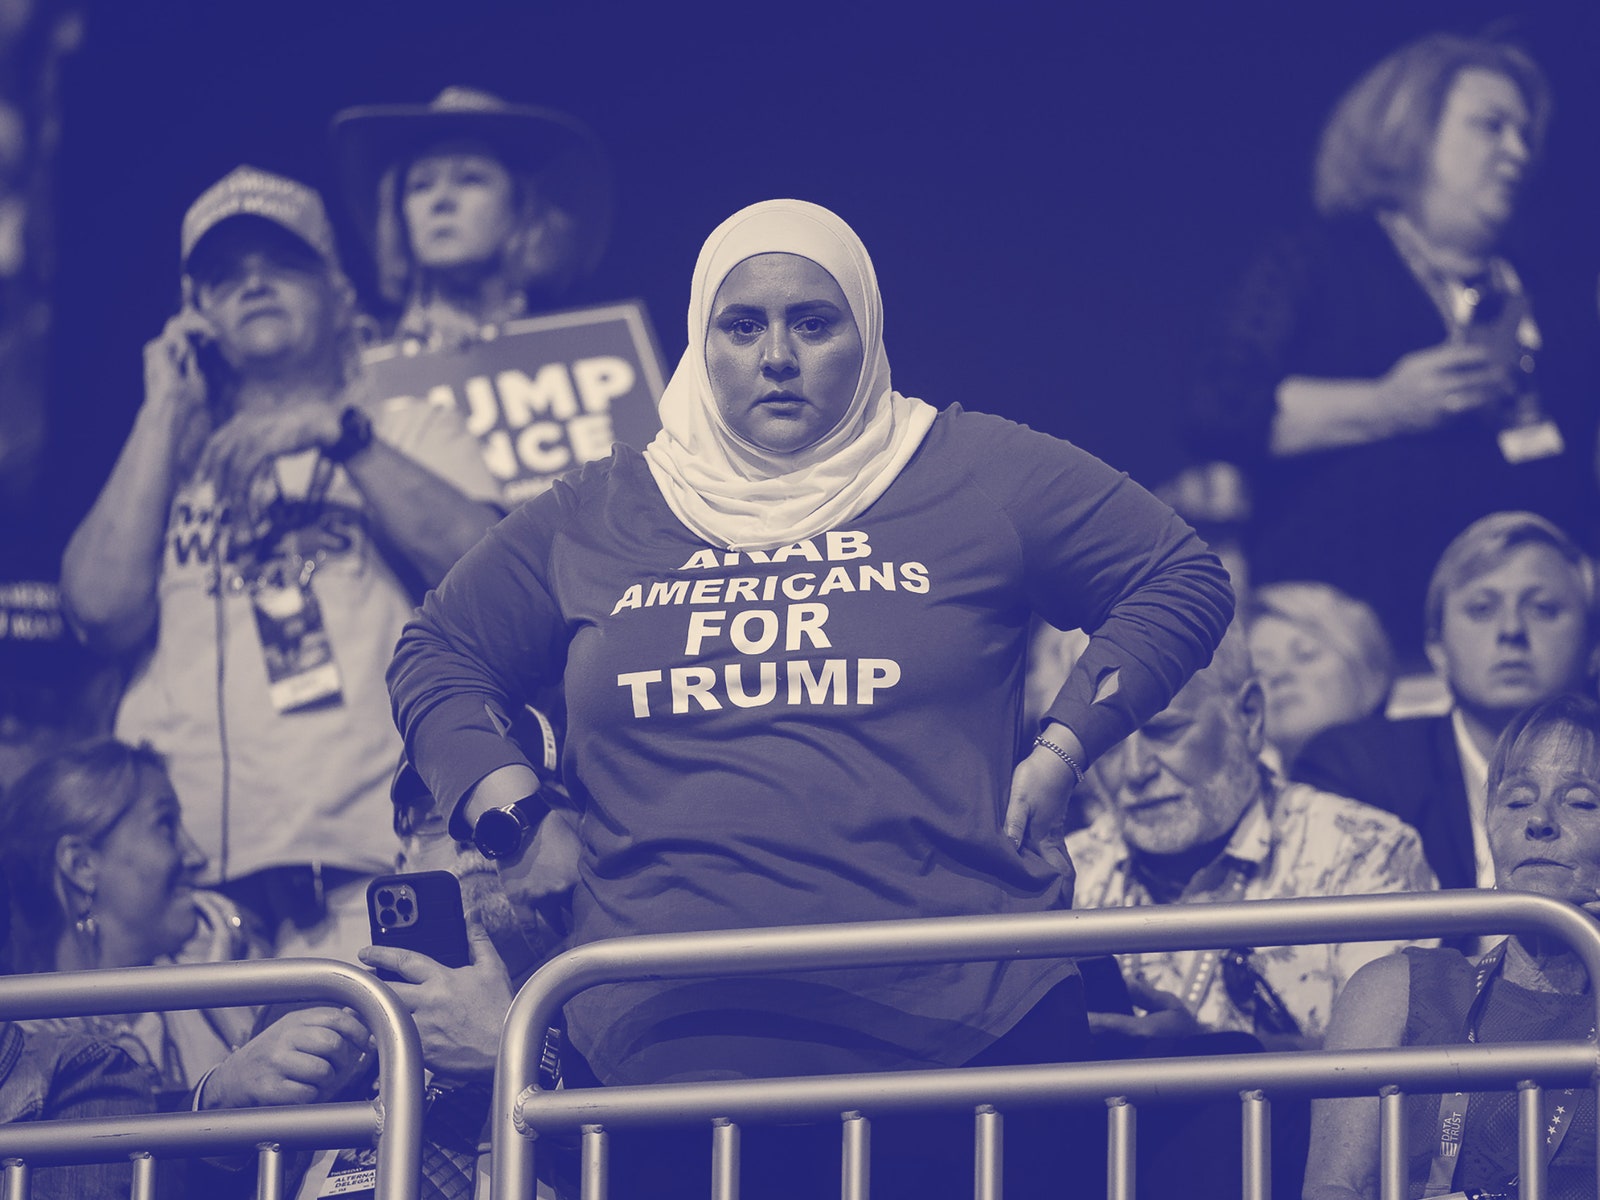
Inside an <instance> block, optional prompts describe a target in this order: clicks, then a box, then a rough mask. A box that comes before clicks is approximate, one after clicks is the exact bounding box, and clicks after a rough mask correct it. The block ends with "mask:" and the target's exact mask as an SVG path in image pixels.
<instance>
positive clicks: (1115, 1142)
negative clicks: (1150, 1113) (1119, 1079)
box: [1106, 1096, 1139, 1200]
mask: <svg viewBox="0 0 1600 1200" xmlns="http://www.w3.org/2000/svg"><path fill="white" fill-rule="evenodd" d="M1106 1107H1107V1109H1109V1110H1110V1111H1109V1112H1108V1113H1107V1125H1106V1200H1133V1189H1134V1185H1135V1183H1136V1182H1137V1180H1136V1175H1137V1167H1136V1166H1135V1164H1134V1151H1135V1149H1136V1148H1137V1146H1138V1129H1137V1123H1138V1115H1139V1113H1138V1109H1136V1108H1134V1107H1133V1105H1131V1104H1129V1103H1128V1098H1127V1097H1126V1096H1112V1097H1111V1098H1110V1099H1108V1100H1107V1101H1106Z"/></svg>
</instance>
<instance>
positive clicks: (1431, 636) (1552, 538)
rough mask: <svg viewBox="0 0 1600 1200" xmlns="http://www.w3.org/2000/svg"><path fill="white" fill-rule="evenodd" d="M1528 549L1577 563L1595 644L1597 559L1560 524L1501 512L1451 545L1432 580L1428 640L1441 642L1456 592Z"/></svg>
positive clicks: (1426, 621)
mask: <svg viewBox="0 0 1600 1200" xmlns="http://www.w3.org/2000/svg"><path fill="white" fill-rule="evenodd" d="M1528 545H1533V546H1549V547H1550V549H1552V550H1554V551H1555V552H1556V553H1557V554H1559V555H1561V557H1562V558H1564V559H1566V560H1567V562H1568V563H1570V564H1571V566H1572V571H1573V574H1574V575H1575V576H1577V579H1578V586H1579V587H1580V588H1581V589H1582V590H1583V608H1584V613H1585V615H1586V617H1587V618H1588V626H1589V636H1590V639H1591V640H1592V639H1593V637H1594V634H1595V630H1596V627H1597V622H1596V612H1595V602H1596V596H1595V566H1594V560H1593V559H1591V558H1590V557H1589V556H1588V555H1587V554H1585V553H1584V552H1583V551H1582V550H1581V549H1579V548H1578V544H1577V543H1576V542H1574V541H1573V540H1572V539H1571V538H1570V537H1568V536H1567V535H1566V533H1565V532H1563V531H1562V530H1561V528H1560V527H1559V526H1557V525H1555V524H1554V523H1553V522H1550V521H1547V520H1545V519H1544V518H1543V517H1541V516H1539V515H1538V514H1537V513H1531V512H1497V513H1490V514H1489V515H1488V516H1487V517H1480V518H1479V519H1478V520H1476V521H1474V522H1473V523H1472V524H1471V525H1468V526H1467V527H1466V528H1465V529H1463V530H1462V531H1461V532H1460V533H1458V534H1456V536H1455V538H1454V539H1453V540H1452V541H1451V543H1450V544H1449V545H1448V546H1446V547H1445V550H1444V553H1443V554H1441V555H1440V556H1439V562H1438V565H1437V566H1435V567H1434V568H1433V575H1432V577H1431V578H1430V579H1429V580H1428V597H1427V600H1426V602H1425V603H1424V605H1423V612H1422V616H1423V626H1424V629H1425V631H1426V635H1427V640H1428V641H1430V642H1437V641H1438V640H1439V638H1440V636H1441V634H1442V632H1443V629H1444V602H1445V598H1446V597H1447V596H1448V595H1449V594H1450V593H1451V592H1453V591H1455V590H1456V589H1457V588H1461V587H1464V586H1466V585H1467V584H1468V583H1471V582H1472V581H1473V580H1474V579H1476V578H1478V576H1480V575H1484V574H1487V573H1488V572H1490V571H1492V570H1494V569H1495V568H1496V567H1498V566H1499V565H1500V564H1501V563H1503V562H1505V561H1506V559H1508V558H1510V557H1511V555H1512V554H1513V553H1515V552H1516V551H1517V550H1519V549H1521V548H1522V547H1523V546H1528Z"/></svg>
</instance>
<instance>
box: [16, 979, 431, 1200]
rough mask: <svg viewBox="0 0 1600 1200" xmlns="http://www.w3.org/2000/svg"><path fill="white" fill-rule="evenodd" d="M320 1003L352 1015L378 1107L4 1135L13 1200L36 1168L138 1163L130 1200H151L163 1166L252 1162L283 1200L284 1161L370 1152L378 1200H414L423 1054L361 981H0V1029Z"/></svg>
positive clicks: (176, 1118)
mask: <svg viewBox="0 0 1600 1200" xmlns="http://www.w3.org/2000/svg"><path fill="white" fill-rule="evenodd" d="M280 1001H282V1002H302V1001H314V1002H318V1003H328V1004H338V1005H343V1006H345V1007H348V1008H350V1009H352V1010H353V1011H354V1012H355V1013H356V1015H357V1016H358V1017H360V1018H361V1021H362V1023H363V1024H364V1025H366V1027H367V1029H368V1030H369V1031H371V1033H372V1035H373V1038H374V1040H375V1042H376V1045H377V1052H378V1065H379V1072H378V1096H377V1099H376V1100H375V1101H373V1102H370V1103H367V1102H342V1103H328V1104H309V1105H297V1106H273V1107H263V1108H248V1109H231V1110H214V1111H205V1112H175V1113H154V1114H141V1115H135V1116H125V1117H93V1118H83V1119H79V1120H54V1121H32V1122H20V1123H17V1124H13V1125H0V1163H4V1193H3V1195H4V1197H5V1200H20V1198H21V1197H24V1196H26V1195H27V1181H28V1173H29V1171H30V1169H31V1168H32V1167H34V1166H55V1165H63V1164H85V1163H109V1162H120V1161H124V1160H129V1159H131V1160H132V1161H133V1163H134V1172H133V1197H134V1200H143V1198H145V1197H150V1196H153V1195H155V1190H154V1188H155V1176H156V1169H157V1163H158V1161H159V1158H160V1156H162V1155H172V1156H174V1157H194V1156H214V1155H228V1154H238V1153H249V1152H255V1153H256V1154H257V1156H258V1167H257V1172H258V1188H257V1195H258V1196H261V1197H263V1198H272V1200H276V1198H277V1197H279V1196H281V1195H282V1192H283V1151H285V1150H294V1149H319V1148H327V1147H337V1146H361V1145H373V1146H375V1147H376V1150H377V1193H376V1195H377V1200H417V1195H418V1189H419V1186H420V1184H419V1163H420V1153H421V1144H422V1045H421V1042H420V1041H419V1040H418V1038H417V1028H416V1025H415V1024H414V1023H413V1022H412V1020H411V1014H410V1013H408V1012H407V1011H406V1010H405V1009H404V1008H403V1007H401V1005H400V1002H399V1001H398V1000H397V999H396V998H395V995H394V993H393V992H391V991H390V990H389V989H388V988H387V987H385V986H384V985H383V984H381V983H379V982H378V981H377V980H375V979H374V978H373V977H372V976H371V975H369V974H367V973H366V972H365V971H361V970H358V969H357V968H355V967H353V966H351V965H349V964H348V963H343V962H337V961H335V960H333V959H321V958H298V959H296V958H281V959H262V960H259V961H251V962H235V963H214V964H185V965H182V966H170V967H129V968H123V969H115V970H102V971H65V972H58V973H49V974H42V975H14V976H8V977H4V978H0V1020H22V1019H25V1018H29V1017H80V1016H90V1015H98V1014H106V1013H125V1012H159V1011H168V1010H178V1009H191V1008H213V1007H218V1006H229V1005H242V1004H263V1003H268V1004H270V1003H276V1002H280Z"/></svg>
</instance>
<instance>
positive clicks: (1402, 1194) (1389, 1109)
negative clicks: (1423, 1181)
mask: <svg viewBox="0 0 1600 1200" xmlns="http://www.w3.org/2000/svg"><path fill="white" fill-rule="evenodd" d="M1407 1170H1408V1164H1407V1162H1406V1097H1405V1093H1404V1092H1402V1091H1401V1090H1400V1089H1399V1088H1397V1087H1395V1086H1393V1085H1392V1084H1391V1085H1390V1086H1389V1087H1386V1088H1384V1089H1383V1090H1382V1091H1381V1092H1379V1093H1378V1187H1379V1191H1378V1195H1379V1197H1380V1200H1406V1195H1407V1193H1408V1192H1409V1190H1410V1181H1409V1179H1408V1177H1407Z"/></svg>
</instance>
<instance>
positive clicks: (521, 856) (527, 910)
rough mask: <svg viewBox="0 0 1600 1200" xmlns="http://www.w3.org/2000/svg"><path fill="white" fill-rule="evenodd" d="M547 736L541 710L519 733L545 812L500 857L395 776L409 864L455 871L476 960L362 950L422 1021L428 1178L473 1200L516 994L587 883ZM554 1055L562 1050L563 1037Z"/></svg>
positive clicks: (398, 820)
mask: <svg viewBox="0 0 1600 1200" xmlns="http://www.w3.org/2000/svg"><path fill="white" fill-rule="evenodd" d="M541 727H542V728H541ZM542 730H550V731H551V733H552V734H553V733H554V730H553V728H552V726H551V725H550V724H549V723H548V721H547V719H546V718H545V717H544V715H543V714H536V713H535V711H534V710H532V709H526V710H525V711H524V714H523V719H522V720H521V721H519V722H517V723H515V724H514V725H513V726H512V728H511V736H512V737H513V738H514V740H516V741H517V742H518V743H519V744H521V745H523V746H524V747H525V748H526V749H527V750H528V751H529V752H530V756H531V758H532V760H533V761H534V762H535V763H537V764H539V765H540V770H539V775H540V777H541V781H542V782H541V787H540V791H539V797H540V800H539V804H538V805H537V806H534V807H537V808H538V809H539V810H540V816H539V818H538V819H537V823H536V825H535V827H534V830H533V832H532V833H531V834H530V835H529V836H527V837H525V838H523V839H522V840H521V842H520V843H519V844H518V845H517V846H516V847H515V848H514V849H510V851H509V852H505V853H499V854H498V856H497V857H495V858H493V859H490V858H488V857H486V856H485V855H484V854H483V853H482V852H481V851H480V850H479V849H478V848H477V846H476V844H475V843H474V842H473V841H470V840H457V839H456V837H455V836H453V834H452V829H451V820H450V817H451V813H450V812H449V810H448V808H447V807H446V806H444V805H440V804H438V803H436V802H435V800H434V798H433V796H432V795H430V794H429V792H428V791H427V789H426V788H425V787H423V786H422V782H421V780H420V779H419V778H418V777H417V775H416V773H415V772H414V771H412V770H411V769H410V768H409V766H407V767H403V768H402V769H401V771H400V773H399V775H398V776H397V777H396V780H395V786H394V789H393V792H392V798H393V800H394V823H395V831H396V833H397V834H398V835H399V837H400V845H401V850H400V866H399V869H400V870H402V871H449V872H450V873H451V874H453V875H454V876H455V877H456V879H457V880H458V881H459V882H460V884H461V898H462V905H463V907H464V909H465V911H466V915H467V929H468V933H469V936H470V948H471V954H472V962H471V965H469V966H466V967H458V968H449V967H444V966H441V965H440V964H439V963H437V962H435V961H433V960H432V959H430V958H428V957H426V956H425V955H422V954H418V953H416V952H413V951H409V950H401V949H397V948H395V947H390V946H369V947H367V948H366V949H364V950H362V951H361V959H362V961H363V962H365V963H367V964H368V965H369V966H373V967H378V968H382V969H385V970H388V971H392V972H393V973H395V974H396V975H397V976H398V977H399V982H396V983H393V984H391V985H390V986H392V987H393V988H394V990H395V992H396V994H397V995H398V996H399V997H400V1002H401V1003H402V1004H404V1005H405V1006H406V1008H407V1009H408V1010H410V1012H411V1015H412V1017H413V1019H414V1020H415V1021H416V1023H417V1032H418V1034H419V1035H420V1036H421V1038H422V1055H423V1062H424V1064H425V1065H426V1066H427V1068H428V1070H429V1071H430V1072H432V1087H433V1088H434V1090H435V1091H436V1093H437V1094H438V1095H439V1096H440V1100H436V1101H435V1102H434V1104H433V1105H431V1106H430V1108H429V1110H428V1116H427V1119H426V1121H425V1122H424V1125H423V1139H424V1145H423V1164H424V1174H425V1176H426V1177H427V1178H428V1179H429V1180H431V1181H433V1183H434V1184H436V1185H437V1184H438V1183H439V1180H441V1179H444V1178H454V1179H457V1180H459V1181H460V1186H461V1188H462V1189H463V1190H462V1191H461V1192H460V1193H459V1194H461V1195H463V1196H465V1195H471V1194H473V1193H472V1191H471V1188H472V1187H473V1186H475V1184H474V1180H475V1178H476V1176H477V1175H478V1174H480V1173H481V1174H482V1175H484V1176H485V1177H486V1176H487V1170H488V1160H487V1158H486V1157H485V1156H486V1155H487V1154H488V1150H489V1142H488V1129H487V1127H486V1124H485V1122H486V1119H487V1117H488V1113H489V1101H490V1085H491V1082H492V1079H493V1075H494V1065H495V1056H496V1054H497V1052H498V1050H499V1043H500V1031H501V1026H502V1025H503V1024H504V1022H505V1016H506V1011H507V1010H508V1009H509V1008H510V1007H511V998H512V996H514V995H515V994H516V991H517V989H518V988H519V987H520V986H521V985H522V984H523V983H525V982H526V981H527V979H528V977H529V976H530V975H531V974H532V973H533V971H534V970H535V969H536V968H537V967H539V966H540V965H542V964H543V963H544V962H545V961H546V960H547V959H549V958H550V957H552V956H553V955H554V954H555V953H556V952H557V951H559V950H560V949H562V948H563V942H564V940H565V936H566V932H567V930H568V928H569V926H570V920H569V917H568V914H567V912H566V905H567V903H568V899H569V894H570V892H571V890H572V887H573V884H574V883H575V882H576V881H577V865H578V852H579V851H578V840H577V832H576V828H575V825H574V821H573V818H572V816H571V814H570V813H569V812H568V811H567V809H566V808H564V807H563V805H564V803H565V796H566V793H565V789H564V788H563V786H562V785H561V783H560V781H559V779H557V778H556V777H555V770H556V761H555V746H556V744H557V741H556V738H555V737H554V736H551V737H549V738H546V737H543V736H540V734H541V732H542ZM535 747H539V749H535ZM541 754H542V756H543V757H542V758H541V757H540V756H541ZM550 805H554V806H555V807H548V806H550ZM455 832H457V833H461V834H463V835H464V836H466V837H469V838H470V831H468V830H465V829H462V828H460V827H459V825H458V826H457V828H456V830H455ZM504 849H505V848H497V850H504ZM556 1036H557V1038H559V1034H557V1035H556ZM554 1048H555V1049H559V1041H556V1042H555V1043H554ZM445 1097H448V1099H445ZM554 1140H555V1139H551V1141H554ZM547 1168H548V1169H554V1170H557V1171H570V1170H571V1165H570V1164H568V1163H563V1164H556V1163H552V1162H551V1161H550V1158H549V1156H545V1157H544V1158H543V1159H541V1171H543V1170H545V1169H547ZM567 1182H571V1181H570V1180H568V1181H567ZM443 1190H444V1192H445V1194H450V1193H449V1191H448V1189H447V1188H445V1189H443Z"/></svg>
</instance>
